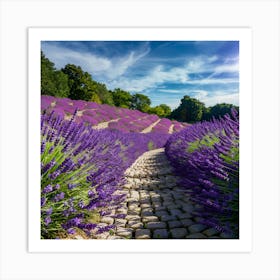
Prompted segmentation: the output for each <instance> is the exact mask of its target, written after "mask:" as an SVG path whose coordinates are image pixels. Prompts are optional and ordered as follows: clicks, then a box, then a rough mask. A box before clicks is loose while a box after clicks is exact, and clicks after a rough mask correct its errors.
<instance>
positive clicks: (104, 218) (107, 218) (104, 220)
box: [100, 217, 114, 225]
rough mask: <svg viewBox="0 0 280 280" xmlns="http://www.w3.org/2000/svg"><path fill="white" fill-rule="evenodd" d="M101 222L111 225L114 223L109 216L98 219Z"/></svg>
mask: <svg viewBox="0 0 280 280" xmlns="http://www.w3.org/2000/svg"><path fill="white" fill-rule="evenodd" d="M100 222H101V223H106V224H108V225H112V224H113V223H114V219H113V218H111V217H102V218H101V220H100Z"/></svg>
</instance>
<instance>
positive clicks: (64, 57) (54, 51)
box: [43, 44, 150, 79]
mask: <svg viewBox="0 0 280 280" xmlns="http://www.w3.org/2000/svg"><path fill="white" fill-rule="evenodd" d="M43 51H44V52H45V54H46V56H47V57H48V58H49V59H50V60H51V61H55V66H56V67H57V68H58V69H60V68H63V67H64V66H65V65H66V64H68V63H71V64H76V65H79V66H81V67H82V69H83V70H84V71H87V72H89V73H90V74H92V75H93V76H98V77H99V78H100V77H105V78H107V79H115V78H118V77H120V76H122V75H124V74H125V72H126V71H127V70H128V68H129V67H131V66H133V65H134V64H135V63H136V62H137V61H139V60H140V59H141V58H143V57H144V56H146V55H147V54H148V53H149V51H150V49H149V47H146V48H145V49H144V50H141V51H134V50H132V51H130V52H129V53H128V54H124V55H123V56H119V57H113V58H108V57H102V56H98V55H95V54H92V53H90V52H86V51H84V52H80V51H79V50H71V49H68V48H64V47H61V46H57V45H55V44H50V45H49V46H48V48H46V49H45V50H43Z"/></svg>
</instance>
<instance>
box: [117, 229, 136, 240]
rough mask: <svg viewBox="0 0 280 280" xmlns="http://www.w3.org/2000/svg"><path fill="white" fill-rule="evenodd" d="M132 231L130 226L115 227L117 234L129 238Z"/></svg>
mask: <svg viewBox="0 0 280 280" xmlns="http://www.w3.org/2000/svg"><path fill="white" fill-rule="evenodd" d="M132 233H133V229H131V228H117V235H119V236H123V237H126V238H131V237H132Z"/></svg>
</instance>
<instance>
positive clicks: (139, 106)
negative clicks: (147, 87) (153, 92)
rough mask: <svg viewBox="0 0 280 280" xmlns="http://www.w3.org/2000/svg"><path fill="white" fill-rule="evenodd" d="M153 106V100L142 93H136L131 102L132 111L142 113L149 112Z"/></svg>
mask: <svg viewBox="0 0 280 280" xmlns="http://www.w3.org/2000/svg"><path fill="white" fill-rule="evenodd" d="M150 105H151V100H150V98H149V97H148V96H146V95H144V94H140V93H136V94H134V95H132V100H131V106H130V108H131V109H134V110H139V111H141V112H144V113H146V112H148V110H149V109H150Z"/></svg>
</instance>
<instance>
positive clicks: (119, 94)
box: [112, 88, 132, 108]
mask: <svg viewBox="0 0 280 280" xmlns="http://www.w3.org/2000/svg"><path fill="white" fill-rule="evenodd" d="M112 96H113V101H114V104H115V106H118V107H122V108H130V107H131V101H132V95H131V94H130V93H129V92H127V91H124V90H122V89H120V88H116V89H114V91H112Z"/></svg>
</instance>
